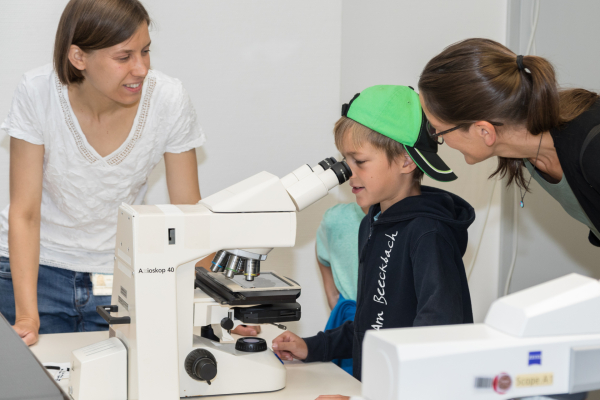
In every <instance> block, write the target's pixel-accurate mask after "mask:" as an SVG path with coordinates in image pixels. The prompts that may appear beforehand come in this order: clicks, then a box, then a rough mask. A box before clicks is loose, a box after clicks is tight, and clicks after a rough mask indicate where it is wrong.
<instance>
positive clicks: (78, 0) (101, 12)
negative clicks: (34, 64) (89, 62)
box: [54, 0, 151, 85]
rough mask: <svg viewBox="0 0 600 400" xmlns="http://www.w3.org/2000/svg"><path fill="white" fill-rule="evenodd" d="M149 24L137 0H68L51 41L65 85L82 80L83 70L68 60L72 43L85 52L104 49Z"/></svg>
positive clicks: (58, 69)
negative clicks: (54, 36) (144, 23)
mask: <svg viewBox="0 0 600 400" xmlns="http://www.w3.org/2000/svg"><path fill="white" fill-rule="evenodd" d="M143 22H146V23H147V24H148V25H150V24H151V21H150V17H149V16H148V12H147V11H146V9H145V8H144V6H143V5H142V3H140V2H139V1H138V0H71V1H69V3H68V4H67V6H66V7H65V10H64V11H63V13H62V16H61V17H60V22H59V23H58V30H57V31H56V40H55V42H54V69H55V70H56V74H57V75H58V79H59V80H60V81H61V83H62V84H64V85H69V84H72V83H79V82H82V81H83V79H84V78H83V74H82V73H81V71H80V70H78V69H77V68H75V67H74V66H73V64H71V61H69V49H70V48H71V45H73V44H74V45H76V46H78V47H79V48H80V49H81V50H83V51H85V52H88V51H92V50H99V49H105V48H107V47H111V46H114V45H116V44H119V43H122V42H124V41H126V40H127V39H129V38H130V37H131V36H133V34H134V33H135V31H136V30H137V29H138V27H139V26H140V25H141V24H142V23H143Z"/></svg>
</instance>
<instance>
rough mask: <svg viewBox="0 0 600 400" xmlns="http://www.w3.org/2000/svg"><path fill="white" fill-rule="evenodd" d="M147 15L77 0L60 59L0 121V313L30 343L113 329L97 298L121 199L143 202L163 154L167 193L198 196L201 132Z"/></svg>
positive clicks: (27, 78) (121, 2)
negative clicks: (2, 153) (0, 151)
mask: <svg viewBox="0 0 600 400" xmlns="http://www.w3.org/2000/svg"><path fill="white" fill-rule="evenodd" d="M149 25H150V18H149V16H148V13H147V12H146V10H145V9H144V7H143V5H142V4H141V3H140V2H139V1H137V0H71V1H70V2H69V3H68V4H67V6H66V8H65V10H64V12H63V14H62V17H61V19H60V23H59V26H58V31H57V33H56V42H55V47H54V63H53V65H46V66H43V67H40V68H38V69H35V70H33V71H30V72H28V73H26V74H25V75H24V76H23V79H22V81H21V83H20V84H19V86H18V88H17V89H16V92H15V94H14V98H13V102H12V107H11V110H10V113H9V114H8V117H7V118H6V120H5V121H4V123H3V124H2V128H3V129H4V130H6V131H7V133H8V134H9V135H10V137H11V138H10V205H9V207H7V208H6V209H5V210H4V211H3V212H2V214H1V215H0V255H1V256H2V257H1V258H0V312H1V313H2V314H3V315H4V316H5V317H6V318H7V319H8V321H9V322H10V323H11V324H14V329H15V330H16V331H17V332H18V333H19V335H20V336H21V337H22V338H23V339H24V341H25V342H26V343H28V344H33V343H35V342H36V341H37V339H38V334H39V333H58V332H76V331H93V330H103V329H107V324H106V323H105V322H104V320H102V318H100V316H99V315H98V314H97V313H96V306H97V305H103V304H110V296H108V295H104V294H107V293H106V284H107V283H108V281H109V279H108V278H109V277H108V276H102V275H99V274H110V273H112V270H113V254H114V247H115V234H116V224H117V209H118V206H119V205H120V204H121V203H123V202H124V203H128V204H141V203H142V201H143V200H144V195H145V193H146V190H147V187H148V176H149V174H150V172H151V171H152V169H153V168H154V167H155V166H156V164H157V163H158V162H159V161H160V160H161V159H163V158H164V160H165V165H166V175H167V186H168V191H169V196H170V200H171V202H172V203H175V204H193V203H196V202H198V201H199V200H200V190H199V184H198V172H197V163H196V153H195V150H194V149H195V148H196V147H198V146H201V145H202V144H203V143H204V140H205V138H204V135H203V134H202V131H201V129H200V127H199V125H198V122H197V119H196V113H195V111H194V108H193V106H192V103H191V101H190V98H189V96H188V95H187V93H186V91H185V90H184V89H183V86H182V85H181V82H180V81H179V80H177V79H174V78H171V77H169V76H167V75H165V74H163V73H160V72H158V71H155V70H152V69H150V36H149V33H148V26H149ZM9 256H10V258H9ZM102 278H107V279H102ZM102 281H104V284H103V282H102ZM103 288H104V290H105V293H99V291H101V290H102V289H103ZM108 292H110V290H108Z"/></svg>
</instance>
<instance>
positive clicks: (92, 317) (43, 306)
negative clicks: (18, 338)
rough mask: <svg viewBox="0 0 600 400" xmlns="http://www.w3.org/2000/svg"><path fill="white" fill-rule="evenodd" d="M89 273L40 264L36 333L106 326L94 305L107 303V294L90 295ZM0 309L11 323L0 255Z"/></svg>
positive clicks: (10, 295) (9, 291) (11, 299)
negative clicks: (38, 328) (38, 325)
mask: <svg viewBox="0 0 600 400" xmlns="http://www.w3.org/2000/svg"><path fill="white" fill-rule="evenodd" d="M90 275H91V274H89V273H86V272H74V271H69V270H66V269H62V268H54V267H49V266H47V265H40V269H39V273H38V284H37V296H38V311H39V314H40V334H45V333H64V332H88V331H105V330H108V324H107V323H106V321H104V320H103V319H102V317H100V315H99V314H98V313H97V312H96V306H99V305H107V304H110V296H94V295H93V293H92V281H91V279H90ZM0 313H2V315H4V317H5V318H6V319H7V320H8V322H9V323H10V324H11V325H12V324H14V323H15V296H14V291H13V282H12V277H11V273H10V262H9V259H8V258H6V257H0Z"/></svg>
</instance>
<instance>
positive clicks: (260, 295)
mask: <svg viewBox="0 0 600 400" xmlns="http://www.w3.org/2000/svg"><path fill="white" fill-rule="evenodd" d="M196 287H198V288H200V289H201V290H202V291H204V292H205V293H206V294H208V295H210V296H211V297H212V298H213V299H215V300H216V301H217V302H219V303H221V304H230V305H256V304H274V303H295V302H296V299H297V298H298V297H299V296H300V290H301V287H300V285H298V284H297V283H296V282H294V281H292V280H291V279H289V278H286V277H282V276H279V275H277V274H276V273H275V272H271V271H266V272H261V274H260V276H257V277H256V278H254V280H253V281H246V279H245V277H244V276H243V275H236V276H234V278H233V279H229V278H227V277H226V276H225V275H223V274H222V273H220V272H210V271H207V270H205V269H204V268H196Z"/></svg>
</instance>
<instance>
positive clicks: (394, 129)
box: [342, 85, 457, 182]
mask: <svg viewBox="0 0 600 400" xmlns="http://www.w3.org/2000/svg"><path fill="white" fill-rule="evenodd" d="M342 116H344V117H348V118H350V119H352V120H354V121H356V122H358V123H359V124H362V125H364V126H366V127H367V128H371V129H373V130H374V131H375V132H378V133H380V134H382V135H384V136H387V137H389V138H390V139H393V140H395V141H397V142H399V143H401V144H402V145H403V146H404V148H405V149H406V152H407V153H408V154H409V155H410V157H411V158H412V159H413V161H414V162H415V164H417V166H418V167H419V168H420V169H421V170H422V171H423V172H424V173H425V174H426V175H427V176H429V177H430V178H432V179H435V180H436V181H440V182H450V181H453V180H455V179H457V176H456V175H455V174H454V172H453V171H452V169H451V168H450V167H448V165H446V163H445V162H444V161H443V160H442V159H441V158H440V156H439V155H438V154H437V148H438V143H437V142H436V141H435V140H434V139H433V138H431V137H430V136H429V134H428V133H427V129H426V124H427V119H426V118H425V114H424V113H423V109H422V108H421V103H420V102H419V95H418V94H417V93H416V92H415V91H414V90H413V89H412V88H411V87H410V86H397V85H377V86H371V87H369V88H367V89H365V90H363V91H362V92H360V93H357V94H356V95H355V96H354V97H353V98H352V100H350V102H349V103H347V104H344V105H342Z"/></svg>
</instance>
